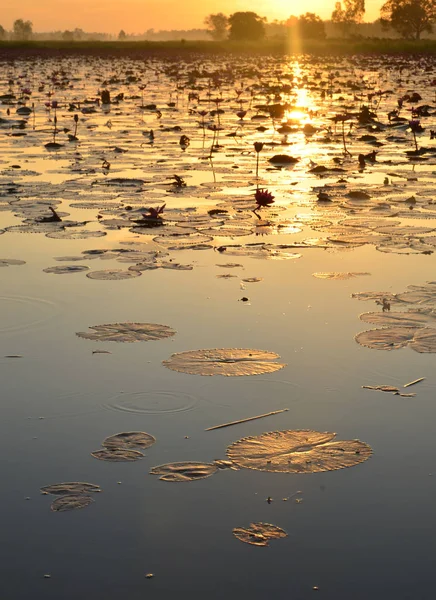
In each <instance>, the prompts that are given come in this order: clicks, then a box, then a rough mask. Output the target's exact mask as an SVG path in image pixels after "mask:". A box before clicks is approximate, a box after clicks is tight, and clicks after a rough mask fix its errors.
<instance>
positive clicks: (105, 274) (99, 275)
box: [86, 269, 142, 281]
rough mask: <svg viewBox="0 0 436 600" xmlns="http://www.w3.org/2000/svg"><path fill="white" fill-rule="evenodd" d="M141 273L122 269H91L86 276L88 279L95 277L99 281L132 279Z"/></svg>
mask: <svg viewBox="0 0 436 600" xmlns="http://www.w3.org/2000/svg"><path fill="white" fill-rule="evenodd" d="M140 275H142V273H141V272H140V271H123V270H122V269H106V270H104V271H91V273H87V274H86V276H87V277H89V279H97V280H99V281H118V280H121V279H133V278H134V277H139V276H140Z"/></svg>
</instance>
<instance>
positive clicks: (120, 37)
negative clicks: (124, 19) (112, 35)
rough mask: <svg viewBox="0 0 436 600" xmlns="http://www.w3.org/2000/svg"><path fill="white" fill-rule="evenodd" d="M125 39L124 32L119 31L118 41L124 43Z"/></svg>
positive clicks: (122, 30)
mask: <svg viewBox="0 0 436 600" xmlns="http://www.w3.org/2000/svg"><path fill="white" fill-rule="evenodd" d="M126 37H127V35H126V32H125V31H124V29H121V31H120V33H119V34H118V39H119V41H120V42H124V40H125V39H126Z"/></svg>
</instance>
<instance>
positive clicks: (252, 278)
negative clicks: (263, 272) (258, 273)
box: [242, 277, 263, 283]
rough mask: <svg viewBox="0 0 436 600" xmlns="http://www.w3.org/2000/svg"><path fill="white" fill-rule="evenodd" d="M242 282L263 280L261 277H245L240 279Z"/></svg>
mask: <svg viewBox="0 0 436 600" xmlns="http://www.w3.org/2000/svg"><path fill="white" fill-rule="evenodd" d="M242 281H243V282H244V283H259V282H260V281H263V278H262V277H247V278H246V279H243V280H242Z"/></svg>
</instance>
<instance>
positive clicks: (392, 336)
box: [354, 327, 418, 350]
mask: <svg viewBox="0 0 436 600" xmlns="http://www.w3.org/2000/svg"><path fill="white" fill-rule="evenodd" d="M417 331H418V328H417V327H387V328H386V329H370V330H369V331H362V332H361V333H358V334H357V335H356V337H355V338H354V339H355V340H356V342H357V343H358V344H360V345H361V346H366V348H372V349H374V350H398V349H399V348H404V347H405V346H407V345H408V344H409V343H410V342H411V341H412V339H413V336H414V335H415V333H416V332H417Z"/></svg>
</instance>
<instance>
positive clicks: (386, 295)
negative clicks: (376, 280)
mask: <svg viewBox="0 0 436 600" xmlns="http://www.w3.org/2000/svg"><path fill="white" fill-rule="evenodd" d="M351 297H352V298H355V299H356V300H364V301H366V300H374V301H375V302H382V301H383V299H386V300H387V301H388V302H390V303H391V304H393V303H394V302H399V300H398V298H397V296H396V295H395V294H392V293H391V292H356V293H355V294H352V295H351Z"/></svg>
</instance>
